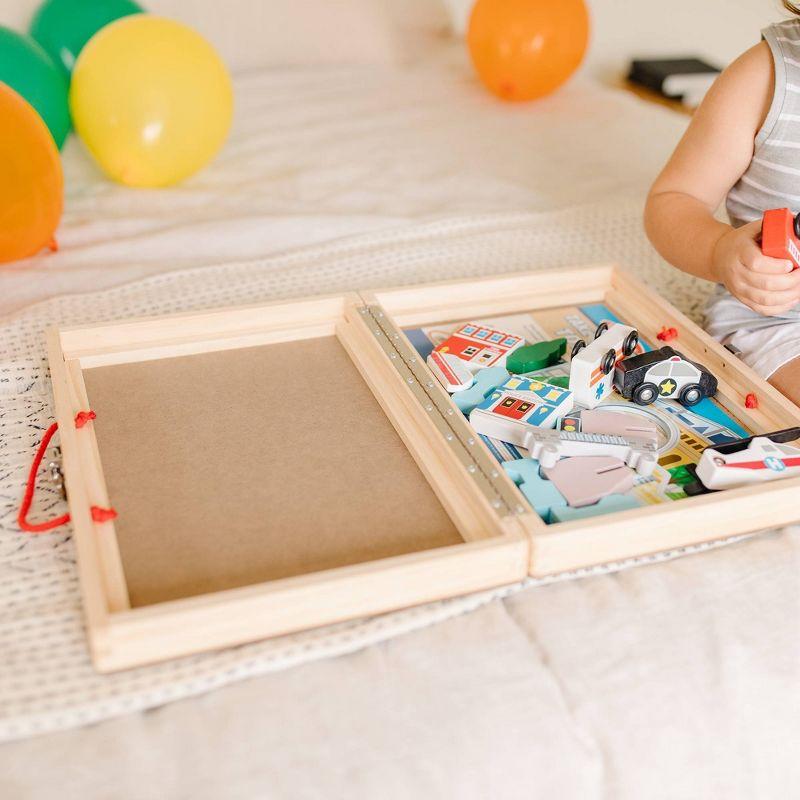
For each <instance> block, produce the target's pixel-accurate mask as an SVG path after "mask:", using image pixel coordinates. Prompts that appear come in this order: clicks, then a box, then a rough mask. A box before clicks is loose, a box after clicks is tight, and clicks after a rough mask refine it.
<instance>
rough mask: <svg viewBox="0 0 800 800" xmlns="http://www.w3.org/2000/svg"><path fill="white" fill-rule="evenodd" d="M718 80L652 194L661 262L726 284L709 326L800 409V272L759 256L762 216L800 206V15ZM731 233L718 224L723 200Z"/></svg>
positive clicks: (649, 224) (773, 30)
mask: <svg viewBox="0 0 800 800" xmlns="http://www.w3.org/2000/svg"><path fill="white" fill-rule="evenodd" d="M784 6H785V7H786V8H787V9H788V10H789V11H791V12H792V13H793V14H796V15H797V16H798V18H797V19H789V20H786V21H785V22H780V23H777V24H775V25H771V26H770V27H768V28H766V29H765V30H764V31H763V32H762V41H761V42H760V43H759V44H757V45H756V46H755V47H753V48H751V49H750V50H748V51H747V52H745V53H744V54H743V55H741V56H740V57H739V58H738V59H737V60H736V61H734V62H733V64H731V65H730V66H729V67H728V68H727V69H726V70H725V71H724V72H723V73H722V74H721V75H720V76H719V78H718V79H717V81H716V83H715V84H714V86H713V87H712V88H711V90H710V91H709V93H708V95H707V96H706V98H705V99H704V101H703V103H702V105H701V106H700V108H698V109H697V112H696V113H695V115H694V117H693V119H692V122H691V124H690V125H689V128H688V129H687V131H686V134H685V135H684V137H683V138H682V139H681V141H680V143H679V144H678V146H677V148H676V149H675V152H674V153H673V154H672V157H671V158H670V160H669V162H668V163H667V165H666V166H665V167H664V169H663V171H662V172H661V174H660V175H659V176H658V178H657V179H656V181H655V183H654V184H653V187H652V189H651V190H650V196H649V197H648V199H647V207H646V210H645V227H646V229H647V234H648V236H649V237H650V240H651V241H652V243H653V244H654V245H655V247H656V249H657V250H658V251H659V252H660V253H661V255H662V256H663V257H664V258H665V259H666V260H667V261H669V262H670V263H671V264H673V265H675V266H676V267H678V268H679V269H682V270H684V271H685V272H689V273H691V274H692V275H697V276H699V277H701V278H706V279H707V280H711V281H715V282H716V283H717V284H718V286H717V288H716V291H715V292H714V294H713V296H712V297H711V300H710V301H709V304H708V308H707V310H706V312H707V320H706V327H707V329H708V331H709V333H710V334H711V335H712V336H714V338H716V339H718V340H720V341H721V342H723V343H724V344H730V345H733V346H734V347H736V348H738V349H739V350H740V351H741V358H742V359H743V360H744V361H745V362H747V363H748V364H749V365H750V366H751V367H753V368H754V369H755V370H756V371H757V372H758V373H760V374H761V375H763V376H764V377H765V378H767V379H768V380H769V381H770V383H772V384H773V385H774V386H776V387H777V388H778V389H779V390H780V391H782V392H783V393H784V394H785V395H787V396H788V397H789V398H790V399H791V400H793V401H794V402H795V403H798V404H800V305H798V303H800V269H798V270H794V271H793V270H792V264H791V262H788V261H783V260H781V259H776V258H769V257H767V256H764V255H762V254H761V247H760V234H761V216H762V214H763V213H764V211H765V210H767V209H769V208H783V207H788V208H791V209H793V210H794V211H797V210H798V209H799V208H800V8H798V7H796V6H795V5H794V4H792V3H790V2H788V0H785V1H784ZM723 198H724V199H725V205H726V208H727V211H728V216H729V218H730V222H731V224H730V225H726V224H724V223H722V222H719V221H718V220H716V219H715V218H714V211H715V209H717V207H718V206H719V205H720V203H721V201H722V199H723Z"/></svg>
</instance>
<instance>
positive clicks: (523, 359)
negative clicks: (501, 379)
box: [506, 338, 567, 375]
mask: <svg viewBox="0 0 800 800" xmlns="http://www.w3.org/2000/svg"><path fill="white" fill-rule="evenodd" d="M566 352H567V340H566V339H564V338H561V339H551V340H550V341H548V342H536V343H535V344H526V345H523V346H522V347H518V348H517V349H516V350H514V352H513V353H510V354H509V355H508V356H507V357H506V369H507V370H508V371H509V372H511V373H512V374H514V375H522V374H524V373H526V372H533V371H534V370H537V369H544V368H545V367H552V366H553V364H558V362H559V360H560V359H561V356H563V355H564V353H566Z"/></svg>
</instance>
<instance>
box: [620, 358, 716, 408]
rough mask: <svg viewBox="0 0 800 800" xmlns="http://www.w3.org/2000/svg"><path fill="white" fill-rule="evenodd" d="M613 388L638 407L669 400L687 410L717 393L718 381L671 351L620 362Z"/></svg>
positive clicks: (706, 371) (698, 365) (704, 370)
mask: <svg viewBox="0 0 800 800" xmlns="http://www.w3.org/2000/svg"><path fill="white" fill-rule="evenodd" d="M614 386H615V388H616V389H617V391H618V392H619V393H620V394H621V395H622V396H623V397H625V398H627V399H628V400H633V402H634V403H638V404H639V405H640V406H646V405H650V403H652V402H654V401H655V400H658V399H661V400H668V399H669V400H677V401H678V402H679V403H681V404H682V405H684V406H687V407H689V406H693V405H696V404H697V403H699V402H700V401H701V400H702V399H703V398H704V397H712V396H713V395H715V394H716V393H717V379H716V378H715V377H714V376H713V375H712V374H711V373H710V372H709V371H708V370H707V369H706V368H705V367H703V366H701V365H700V364H696V363H695V362H694V361H689V359H687V358H684V357H683V356H682V355H681V354H680V353H679V352H677V351H676V350H673V349H672V348H671V347H662V348H661V349H660V350H653V351H651V352H649V353H642V354H641V355H638V356H632V357H631V358H626V359H624V360H623V361H621V362H620V363H619V364H617V368H616V371H615V373H614Z"/></svg>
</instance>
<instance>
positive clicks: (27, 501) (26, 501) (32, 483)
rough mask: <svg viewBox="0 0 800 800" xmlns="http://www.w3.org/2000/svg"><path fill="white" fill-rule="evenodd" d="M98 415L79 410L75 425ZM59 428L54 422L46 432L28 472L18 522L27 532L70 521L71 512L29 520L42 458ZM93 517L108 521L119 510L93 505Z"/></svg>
mask: <svg viewBox="0 0 800 800" xmlns="http://www.w3.org/2000/svg"><path fill="white" fill-rule="evenodd" d="M96 417H97V415H96V414H95V413H94V411H91V410H90V411H79V412H78V414H77V415H76V416H75V427H76V428H82V427H83V426H84V425H85V424H86V423H87V422H89V420H92V419H96ZM57 430H58V423H57V422H54V423H53V424H52V425H51V426H50V427H49V428H48V429H47V431H46V432H45V434H44V436H43V437H42V442H41V444H40V445H39V449H38V450H37V451H36V455H35V456H34V458H33V463H32V464H31V469H30V472H29V473H28V483H27V485H26V486H25V494H24V495H23V497H22V503H21V504H20V507H19V514H17V523H18V524H19V527H20V528H21V529H22V530H23V531H26V532H27V533H45V532H46V531H51V530H53V528H57V527H58V526H59V525H64V524H66V523H67V522H69V514H62V515H61V516H60V517H56V518H55V519H50V520H47V522H39V523H32V522H28V519H27V517H28V512H29V511H30V510H31V504H32V503H33V491H34V489H35V488H36V474H37V473H38V472H39V467H40V466H41V465H42V459H43V458H44V454H45V453H46V452H47V447H48V445H49V444H50V440H51V439H52V438H53V436H54V435H55V432H56V431H57ZM91 513H92V519H93V520H94V521H95V522H108V521H109V520H111V519H114V518H115V517H116V516H117V512H116V511H115V510H114V509H113V508H101V507H100V506H92V507H91Z"/></svg>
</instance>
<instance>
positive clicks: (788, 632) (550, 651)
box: [0, 53, 800, 800]
mask: <svg viewBox="0 0 800 800" xmlns="http://www.w3.org/2000/svg"><path fill="white" fill-rule="evenodd" d="M685 123H686V120H685V119H684V118H683V117H680V116H678V115H673V114H671V113H670V112H668V111H665V110H664V109H661V108H658V107H651V106H648V105H645V104H643V103H642V102H641V101H639V100H637V99H636V98H634V97H632V96H630V95H627V94H625V93H622V92H615V91H610V90H605V89H602V88H601V87H599V86H598V85H596V84H594V83H592V82H591V81H589V80H588V79H581V80H577V81H575V82H573V83H572V84H570V85H569V86H568V87H567V88H566V89H565V90H564V91H563V92H561V93H559V94H558V95H556V96H555V97H553V98H551V99H548V100H545V101H542V102H541V103H540V104H538V105H534V106H503V105H501V104H499V103H497V102H496V101H494V100H493V99H492V98H490V97H488V96H487V95H485V94H484V93H483V92H481V91H479V90H477V89H476V87H475V86H474V84H473V83H472V80H471V79H470V77H469V75H468V73H467V72H466V71H465V70H464V69H463V66H462V62H461V59H460V58H459V57H457V56H454V55H453V54H452V53H449V54H447V56H446V57H444V56H443V57H442V58H441V59H440V60H437V61H436V62H435V63H428V64H425V65H421V66H418V67H415V68H414V69H406V70H397V71H393V70H389V69H383V68H381V69H375V68H347V69H331V68H326V69H318V70H290V71H286V70H283V71H271V72H262V73H252V74H249V75H246V76H243V77H241V78H239V79H238V80H237V119H236V126H235V130H234V133H233V135H232V138H231V141H230V143H229V145H228V147H227V148H226V150H225V151H224V153H223V154H222V156H221V157H220V158H219V160H218V161H217V162H216V163H215V164H214V165H213V166H212V167H211V168H210V169H208V170H206V171H205V172H203V173H202V174H200V175H199V176H198V177H197V178H195V179H194V180H192V181H191V182H190V183H188V184H186V185H185V186H183V187H180V188H177V189H172V190H168V191H162V192H140V191H133V190H127V189H124V188H122V187H117V186H112V185H110V184H108V183H106V182H104V181H103V180H102V179H101V178H100V177H99V176H98V174H97V173H96V171H95V169H94V167H93V166H92V165H91V164H90V163H89V162H88V160H87V158H86V157H85V155H84V154H83V152H82V151H81V148H80V144H79V143H78V142H77V141H76V140H75V139H72V140H71V141H70V143H69V144H68V145H67V148H66V151H65V154H64V160H65V170H66V184H67V191H68V197H67V208H66V213H65V216H64V221H63V224H62V226H61V230H60V237H59V238H60V243H61V248H62V249H61V251H60V252H59V253H57V254H54V255H48V256H43V257H40V258H37V259H32V260H29V261H28V262H20V263H18V264H15V265H12V266H11V267H9V268H3V272H2V277H1V278H0V280H2V286H3V291H2V292H0V313H2V314H4V315H6V316H5V317H4V319H3V320H0V348H2V355H0V370H2V368H3V367H4V366H5V367H6V368H8V367H9V366H10V365H11V366H12V367H13V365H15V364H17V363H18V362H17V359H18V354H19V353H21V352H23V351H24V347H23V344H24V342H28V341H29V342H31V343H33V342H34V341H35V339H36V336H37V335H38V331H39V329H40V326H41V325H43V324H44V320H52V319H70V320H71V319H77V318H78V317H80V315H81V314H87V313H89V312H88V311H86V309H87V308H88V307H89V306H90V305H91V303H95V304H96V307H97V308H98V310H99V313H102V314H104V315H108V316H114V315H115V314H119V313H122V311H123V310H125V309H129V310H130V309H143V308H145V307H146V308H150V309H151V310H154V311H158V312H163V311H166V310H169V309H170V308H181V307H184V306H185V305H186V303H187V302H189V301H188V300H187V301H186V302H184V300H183V298H184V297H187V298H189V297H191V298H192V300H191V302H192V303H194V304H195V305H196V306H202V305H206V306H208V305H223V304H225V303H226V302H230V301H231V299H234V300H235V299H237V298H238V295H236V296H235V297H234V295H235V292H233V290H232V291H231V293H229V294H226V291H225V281H226V279H227V278H226V276H228V277H229V278H230V280H231V281H236V282H237V284H236V285H237V286H238V287H239V289H238V290H237V291H244V289H243V288H242V287H244V286H250V285H252V286H253V287H254V288H253V293H254V296H253V299H260V297H258V296H257V292H258V291H262V290H263V291H266V289H263V287H267V286H268V287H270V289H269V291H271V292H274V293H275V296H278V295H280V296H291V295H301V294H304V293H308V292H309V290H311V291H313V287H318V288H319V290H320V291H327V290H341V289H345V288H354V287H356V286H361V287H364V286H370V285H381V284H382V285H386V284H390V283H398V282H403V281H409V282H411V281H414V280H419V279H420V277H421V276H422V277H424V276H425V275H426V274H428V275H429V277H430V278H431V279H434V278H438V277H442V278H447V277H457V276H459V275H471V274H476V275H477V274H482V272H483V271H491V270H498V271H499V268H500V265H501V262H502V263H504V264H506V265H507V267H506V268H507V269H523V268H526V267H527V268H532V267H535V266H540V265H554V266H558V265H561V264H569V263H576V262H578V261H588V260H593V257H594V256H595V255H596V256H597V260H602V259H616V260H619V261H622V262H623V263H624V264H625V265H626V266H629V267H631V268H635V269H637V270H639V271H640V273H641V274H644V275H645V276H646V277H647V278H648V279H649V280H651V281H652V282H655V283H656V285H658V286H659V287H662V288H663V290H664V292H665V294H666V295H667V297H668V298H669V299H670V300H672V301H673V302H676V303H677V304H678V305H680V306H681V307H683V308H684V309H685V310H688V311H689V312H690V313H692V314H693V315H694V316H697V314H698V311H699V308H700V307H701V305H702V290H701V289H699V288H698V287H697V286H696V285H695V284H693V283H691V282H689V281H687V280H685V279H684V278H683V277H681V276H677V275H676V274H675V273H674V271H671V270H668V269H667V268H666V267H664V265H663V264H661V262H660V261H659V260H658V259H657V258H656V257H655V256H654V255H653V254H652V252H651V251H650V249H649V247H648V245H647V243H646V241H645V240H644V237H643V235H642V233H641V230H640V223H639V216H640V213H641V202H642V200H643V197H644V193H645V192H646V189H647V186H648V184H649V182H650V180H651V179H652V177H653V175H654V174H655V172H656V171H657V169H658V167H659V165H660V164H661V163H662V162H663V160H664V159H665V158H666V156H667V154H668V152H669V150H670V149H671V147H672V146H673V144H674V142H675V140H676V138H677V137H678V136H679V135H680V132H681V130H682V128H683V127H684V126H685ZM242 259H255V260H253V261H251V262H250V263H249V264H239V265H232V266H230V267H218V266H212V265H214V264H220V263H222V262H236V261H240V260H242ZM426 264H430V267H429V268H426V267H425V265H426ZM205 265H208V269H207V270H201V271H197V272H195V271H189V272H183V271H182V270H187V269H188V268H197V267H203V266H205ZM176 270H180V271H181V272H177V273H176V274H175V275H174V276H173V277H172V278H157V277H153V276H157V275H161V274H163V273H165V272H168V271H176ZM148 276H149V279H148V281H147V282H146V283H143V284H140V285H139V286H138V287H137V286H132V287H130V288H124V289H116V290H113V292H110V293H107V294H99V295H97V296H96V298H94V299H93V298H86V297H83V298H75V299H74V300H71V299H70V298H64V299H61V300H57V301H56V300H53V301H50V302H49V303H44V304H40V305H39V306H36V307H33V308H25V306H27V305H28V304H30V303H33V302H37V301H44V300H46V299H47V298H51V297H56V296H58V295H63V294H69V293H78V292H86V291H87V290H106V289H111V287H115V286H121V285H122V284H126V283H127V282H129V281H132V280H136V279H141V278H148ZM204 276H205V277H204ZM247 281H250V283H247ZM211 286H213V287H214V289H213V291H211V289H209V288H208V287H211ZM201 287H206V289H207V293H206V294H203V291H201ZM259 287H262V289H259ZM193 293H194V294H193ZM126 303H127V305H126ZM12 333H13V334H14V335H13V336H12ZM15 337H16V338H15ZM19 337H22V339H23V340H24V342H23V344H20V341H21V340H20V338H19ZM26 337H27V338H26ZM25 346H26V347H27V345H25ZM25 352H26V354H27V355H26V358H27V361H26V362H25V363H24V364H23V368H24V369H30V370H31V371H32V374H33V372H35V370H36V369H37V368H40V362H37V361H36V360H37V358H38V356H37V354H36V350H35V346H34V344H30V350H29V351H25ZM37 363H38V364H39V366H37ZM42 404H43V405H45V406H46V400H42V401H41V403H40V405H42ZM0 421H2V420H0ZM20 486H21V484H20ZM4 500H5V502H6V513H5V514H4V516H3V518H2V523H3V529H2V530H0V546H2V548H3V555H4V557H6V561H5V563H4V569H5V570H7V571H6V572H5V575H6V577H8V578H9V580H8V581H6V582H5V584H6V585H8V586H11V585H12V584H11V583H10V581H11V575H12V573H11V571H8V570H9V567H8V564H9V563H11V562H10V560H9V559H8V558H7V557H8V556H9V554H10V553H11V550H12V548H15V549H16V550H19V539H18V536H19V534H17V533H16V532H15V531H14V530H13V524H12V522H11V516H12V506H13V504H14V503H15V502H16V497H8V498H4ZM797 542H798V539H797V535H796V533H793V532H792V531H783V532H780V533H771V534H767V535H763V536H759V537H756V538H753V539H750V540H747V541H743V542H739V543H737V544H733V545H729V546H726V547H722V548H719V549H715V550H710V551H708V552H704V553H702V554H699V555H693V556H690V557H686V558H678V559H676V560H672V561H667V562H663V563H652V564H649V565H643V566H638V567H636V568H635V569H629V570H625V571H621V572H612V573H605V574H596V575H591V576H586V577H580V578H578V579H574V580H568V581H561V582H555V583H552V584H551V585H546V586H535V587H528V588H521V589H520V588H519V587H517V589H516V590H515V591H514V592H513V593H511V594H508V596H503V593H496V594H493V595H491V596H490V597H481V598H478V599H475V600H474V602H472V601H471V602H465V603H464V604H462V605H459V606H457V607H455V608H456V611H453V612H452V613H451V612H448V613H444V612H441V613H438V616H437V615H433V616H431V617H430V618H429V619H428V621H427V622H426V624H425V625H424V626H415V625H407V627H406V630H407V632H405V633H402V630H403V628H402V626H397V627H396V628H394V629H393V630H394V632H395V633H396V634H398V635H393V636H391V637H389V638H386V637H381V636H375V637H373V641H374V643H372V644H369V643H368V641H367V640H366V639H364V640H361V643H360V644H358V646H355V645H354V646H353V647H351V648H349V649H350V650H351V651H352V652H348V647H346V646H342V647H341V648H340V649H339V650H338V651H336V650H332V651H330V652H338V653H340V654H339V655H338V656H337V657H333V658H321V657H320V656H319V655H316V656H313V657H314V658H317V659H318V660H315V661H310V660H309V659H308V658H306V659H305V663H299V662H303V661H304V659H303V657H302V653H300V655H299V656H298V658H296V659H295V660H294V661H291V660H287V661H286V662H285V665H286V666H288V665H289V664H291V663H294V664H296V666H293V667H292V668H286V669H282V670H278V671H273V672H270V671H269V669H264V670H262V674H261V675H260V677H251V679H250V680H238V677H244V676H247V675H248V674H249V675H250V676H252V675H255V674H257V672H253V671H251V672H250V673H247V672H246V671H241V672H240V673H237V675H234V676H230V675H228V676H227V677H226V678H225V679H222V678H221V677H219V676H218V677H219V680H217V681H216V682H215V681H214V680H211V679H209V680H208V682H207V685H205V687H201V688H200V689H199V690H198V691H196V692H194V693H195V694H197V695H198V696H196V697H191V698H188V699H183V700H180V701H178V702H172V703H168V702H167V703H165V701H164V700H163V699H161V700H159V701H158V702H153V703H150V704H149V706H151V707H152V706H160V707H159V708H156V709H155V710H151V711H148V712H137V713H129V714H123V713H122V712H121V711H120V710H119V707H118V706H115V708H117V711H115V712H114V713H115V714H118V716H116V718H114V719H108V720H106V721H104V722H101V723H99V724H96V725H93V726H89V727H73V728H72V729H70V730H62V731H60V732H51V733H47V734H45V735H38V736H34V735H32V730H31V729H30V728H25V729H24V730H21V731H20V733H19V736H20V737H24V738H20V740H19V741H14V742H9V743H7V744H5V745H3V746H1V747H0V796H2V797H9V798H12V797H13V798H15V799H16V798H18V799H19V800H25V799H27V798H40V797H41V798H44V797H53V796H58V797H59V798H62V800H69V799H70V798H73V797H74V798H95V797H97V798H100V797H114V798H139V797H170V798H172V797H176V798H177V797H192V798H195V799H202V798H219V797H226V798H250V797H270V798H284V797H285V798H316V797H319V798H326V800H329V799H330V798H339V797H342V798H361V797H363V798H374V797H387V798H411V797H420V798H429V797H430V798H433V797H437V798H438V797H448V798H449V797H458V798H486V797H497V798H501V797H502V798H516V797H532V796H535V797H540V796H541V797H546V796H548V795H551V794H552V795H553V796H557V797H559V798H580V799H581V800H593V798H598V799H599V798H615V800H627V799H628V798H630V800H641V798H648V800H658V799H659V798H671V799H672V798H690V797H691V798H695V797H726V798H748V800H749V799H750V798H756V797H764V798H776V797H788V796H792V795H794V794H796V792H797V789H798V788H800V764H798V762H797V759H796V757H795V756H794V751H795V750H796V746H795V743H796V721H797V719H798V714H800V689H798V687H800V657H799V656H800V648H799V647H798V642H799V641H800V640H799V639H798V628H797V620H798V618H799V614H798V612H799V611H800V607H799V606H800V603H798V588H797V586H798V582H797V574H798V566H800V553H799V552H798V544H797ZM35 546H36V547H40V548H45V547H46V546H47V545H46V543H45V542H44V540H40V541H39V542H37V543H36V545H35ZM63 546H64V548H66V556H65V557H64V558H65V563H67V567H66V568H65V572H64V574H65V575H67V576H68V575H69V570H70V569H72V567H71V566H70V565H69V562H70V557H69V547H70V544H69V542H68V539H67V540H65V541H64V542H63ZM21 563H22V561H21V560H18V561H17V564H18V565H19V564H21ZM11 569H12V570H13V569H15V568H13V567H12V568H11ZM16 569H19V567H18V568H16ZM67 579H68V578H65V580H67ZM1 585H3V583H0V586H1ZM3 602H4V603H5V605H3V606H0V614H2V617H0V621H2V624H4V625H6V635H7V636H8V637H9V638H8V639H7V641H23V640H24V638H25V633H24V631H22V630H21V629H20V630H16V629H15V627H14V626H20V625H21V624H22V623H20V619H22V618H21V617H20V616H18V615H17V611H16V608H17V605H18V604H15V598H14V597H13V596H11V594H10V595H9V597H8V598H7V599H6V600H5V601H3ZM62 612H64V610H63V609H51V608H46V607H44V606H42V607H41V608H31V609H30V615H31V618H33V615H34V614H38V613H41V614H45V615H46V614H51V615H55V614H56V613H62ZM64 613H65V612H64ZM51 618H55V617H54V616H53V617H51ZM431 623H432V624H431ZM54 624H55V623H54ZM76 624H77V623H76ZM387 624H388V623H387ZM380 625H381V623H380V622H378V623H376V627H378V628H379V627H380ZM12 634H13V636H12ZM13 637H19V638H18V639H15V638H13ZM83 646H84V645H83V641H82V635H81V631H80V629H79V627H78V628H77V629H76V630H75V631H74V632H73V634H72V635H71V640H70V641H65V642H64V644H63V648H64V651H65V652H66V653H67V654H68V655H69V658H73V659H80V658H81V653H82V650H81V648H82V647H83ZM309 650H313V648H312V647H309ZM22 652H23V651H22V650H20V651H18V652H13V653H8V654H5V657H6V661H7V665H9V669H10V670H11V671H9V672H7V673H6V674H7V675H10V674H11V672H12V671H13V672H14V673H15V674H14V678H13V683H14V684H15V685H14V686H12V685H11V682H9V683H8V684H7V685H6V686H5V688H4V687H3V686H0V715H5V714H6V713H11V710H13V711H14V712H15V713H19V711H20V709H24V708H25V707H26V706H25V705H24V704H25V702H28V703H29V705H30V706H31V707H33V706H34V705H35V702H36V701H38V699H37V698H25V697H24V692H20V685H22V684H24V682H25V680H26V674H27V673H29V672H35V670H36V669H38V668H39V665H37V664H36V663H32V662H30V661H29V662H27V663H26V662H25V660H20V659H21V658H22V656H21V653H22ZM32 652H33V651H32ZM235 657H237V654H236V653H232V654H231V659H233V658H235ZM69 658H67V659H65V661H69ZM14 659H17V660H16V661H15V660H14ZM264 672H266V673H268V674H263V673H264ZM71 676H72V673H70V672H69V670H66V671H65V673H64V675H63V680H62V682H61V683H60V684H59V683H58V682H57V681H56V682H54V683H53V684H52V685H49V686H47V687H46V689H43V690H42V691H43V692H50V693H52V694H53V696H54V697H56V698H59V697H66V696H67V695H68V694H69V692H70V691H72V690H73V689H74V687H72V686H70V680H71ZM226 683H227V684H228V685H227V686H225V688H221V689H218V690H217V691H214V692H209V693H206V692H207V690H208V689H209V688H212V687H213V686H218V685H222V684H226ZM139 688H142V687H139ZM144 688H146V687H144ZM30 691H31V692H32V693H34V694H35V693H36V692H37V688H36V686H35V685H34V684H31V688H30ZM98 691H100V689H98ZM159 697H161V698H163V695H159ZM20 698H22V699H20ZM90 700H91V698H88V699H87V701H86V702H87V704H88V703H89V702H90ZM12 701H13V702H12ZM164 703H165V704H164ZM12 705H13V709H12ZM145 705H146V704H145ZM87 707H88V705H87ZM135 707H140V706H135ZM4 709H5V710H4ZM107 716H111V714H109V715H107ZM70 719H74V717H70ZM70 724H76V723H74V722H71V723H70ZM61 727H64V728H67V727H69V725H67V724H63V725H61ZM23 728H24V726H23ZM50 729H51V730H53V726H51V728H50Z"/></svg>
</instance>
